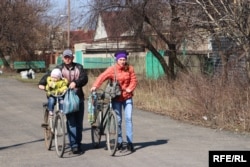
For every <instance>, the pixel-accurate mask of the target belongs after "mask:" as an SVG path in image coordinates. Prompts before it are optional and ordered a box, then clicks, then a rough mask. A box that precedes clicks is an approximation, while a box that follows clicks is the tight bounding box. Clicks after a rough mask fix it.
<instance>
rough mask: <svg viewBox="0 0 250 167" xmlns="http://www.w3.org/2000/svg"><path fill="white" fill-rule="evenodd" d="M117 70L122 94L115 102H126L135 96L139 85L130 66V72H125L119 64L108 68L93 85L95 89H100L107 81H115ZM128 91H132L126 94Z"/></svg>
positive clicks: (117, 78)
mask: <svg viewBox="0 0 250 167" xmlns="http://www.w3.org/2000/svg"><path fill="white" fill-rule="evenodd" d="M115 68H116V80H117V81H118V82H119V84H120V86H121V89H122V94H121V95H120V96H119V97H118V98H116V99H115V100H117V101H124V100H126V99H129V98H131V97H132V96H133V91H134V90H135V87H136V85H137V79H136V76H135V71H134V68H133V67H132V66H129V69H128V71H125V70H124V67H121V66H120V65H118V64H115V65H114V66H111V67H108V68H107V69H106V70H105V71H104V72H103V73H101V74H100V75H99V76H98V77H97V79H96V81H95V82H94V84H93V87H96V88H99V87H100V86H101V85H102V83H103V82H104V81H105V80H107V79H111V80H114V76H115ZM126 89H127V90H130V91H131V92H130V93H128V92H126V91H125V90H126Z"/></svg>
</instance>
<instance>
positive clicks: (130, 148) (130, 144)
mask: <svg viewBox="0 0 250 167" xmlns="http://www.w3.org/2000/svg"><path fill="white" fill-rule="evenodd" d="M127 150H128V151H130V152H134V151H135V150H134V146H133V144H132V143H128V144H127Z"/></svg>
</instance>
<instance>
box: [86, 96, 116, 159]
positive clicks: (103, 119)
mask: <svg viewBox="0 0 250 167" xmlns="http://www.w3.org/2000/svg"><path fill="white" fill-rule="evenodd" d="M104 93H106V92H104ZM104 98H105V97H104V96H103V93H102V95H101V94H97V106H96V107H97V112H98V113H97V114H96V115H97V117H96V118H95V119H96V121H95V123H93V124H92V126H91V137H92V144H93V146H94V147H95V148H97V147H98V146H99V144H100V140H101V135H106V141H107V148H108V150H109V152H110V155H112V156H113V155H114V154H115V152H116V147H117V139H118V122H117V116H116V113H115V112H114V110H113V109H112V98H111V96H109V101H108V103H105V102H104ZM106 104H107V105H106ZM105 105H106V106H105ZM98 119H99V120H98Z"/></svg>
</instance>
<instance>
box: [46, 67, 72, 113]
mask: <svg viewBox="0 0 250 167" xmlns="http://www.w3.org/2000/svg"><path fill="white" fill-rule="evenodd" d="M67 86H68V80H67V79H66V78H63V77H62V72H61V70H60V69H57V68H56V69H53V70H52V72H51V74H50V76H49V77H48V78H47V85H46V86H45V90H46V92H47V97H48V110H49V115H51V116H52V115H53V111H54V105H55V102H56V97H54V96H53V95H55V96H57V95H60V94H63V93H64V92H65V91H66V90H67V88H68V87H67ZM59 104H60V105H59V109H60V110H62V107H63V97H59Z"/></svg>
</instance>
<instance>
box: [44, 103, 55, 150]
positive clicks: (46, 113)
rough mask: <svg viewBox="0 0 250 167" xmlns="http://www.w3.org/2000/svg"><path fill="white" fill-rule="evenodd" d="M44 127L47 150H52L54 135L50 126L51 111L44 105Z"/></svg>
mask: <svg viewBox="0 0 250 167" xmlns="http://www.w3.org/2000/svg"><path fill="white" fill-rule="evenodd" d="M44 125H45V126H43V128H44V141H45V147H46V148H47V150H50V149H51V147H52V140H53V133H52V131H51V127H50V126H49V111H48V109H47V105H44Z"/></svg>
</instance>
